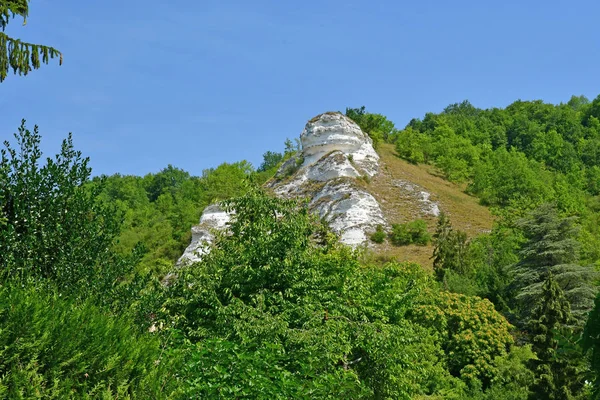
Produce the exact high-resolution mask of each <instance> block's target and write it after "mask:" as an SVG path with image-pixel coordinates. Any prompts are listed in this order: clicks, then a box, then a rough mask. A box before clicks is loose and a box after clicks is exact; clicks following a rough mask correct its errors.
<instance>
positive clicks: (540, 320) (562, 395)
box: [530, 273, 583, 400]
mask: <svg viewBox="0 0 600 400" xmlns="http://www.w3.org/2000/svg"><path fill="white" fill-rule="evenodd" d="M572 322H573V317H572V315H571V309H570V306H569V302H568V300H567V299H566V298H565V295H564V293H563V291H562V289H561V288H560V286H559V284H558V282H557V281H556V280H555V279H554V276H553V275H552V273H549V274H548V275H547V278H546V280H545V281H544V284H543V286H542V293H541V297H540V301H539V302H538V305H537V307H536V308H535V310H534V313H533V315H532V322H531V323H530V327H531V331H530V338H531V342H532V349H533V351H534V352H535V353H536V354H537V359H535V360H532V361H531V363H532V370H533V371H534V373H535V375H536V380H535V382H534V385H533V388H532V393H531V395H530V398H531V399H536V400H546V399H548V400H569V399H575V398H577V395H578V394H579V392H581V390H582V388H583V384H582V379H581V373H580V371H579V368H578V364H580V362H579V361H578V359H579V360H580V359H581V355H580V354H579V357H577V358H574V357H571V356H570V355H572V353H573V351H572V350H571V349H569V348H568V347H567V346H566V345H565V344H564V343H568V341H569V340H568V339H569V338H570V337H572V331H571V330H570V328H569V325H570V324H571V323H572ZM559 339H562V340H559Z"/></svg>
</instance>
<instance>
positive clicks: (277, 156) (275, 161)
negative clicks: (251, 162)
mask: <svg viewBox="0 0 600 400" xmlns="http://www.w3.org/2000/svg"><path fill="white" fill-rule="evenodd" d="M282 161H283V154H281V153H276V152H273V151H267V152H266V153H265V154H263V162H262V164H260V167H258V169H257V171H258V172H265V171H268V170H270V169H273V168H277V167H278V166H279V164H281V162H282Z"/></svg>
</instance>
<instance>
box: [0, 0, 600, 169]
mask: <svg viewBox="0 0 600 400" xmlns="http://www.w3.org/2000/svg"><path fill="white" fill-rule="evenodd" d="M165 4H167V6H165ZM598 15H600V3H598V2H597V1H552V0H547V1H537V0H535V1H534V0H531V1H512V0H505V1H501V2H500V1H495V2H492V1H460V0H457V1H452V2H449V1H418V2H417V1H412V2H406V1H391V0H390V1H383V0H380V1H377V0H375V1H374V0H371V1H355V0H345V1H337V0H329V1H328V0H321V1H307V0H303V1H283V0H271V1H261V0H255V1H247V0H244V1H243V0H236V1H233V0H218V1H211V0H202V1H191V0H187V1H183V0H169V1H168V2H165V1H158V0H144V1H140V0H126V1H123V0H104V1H81V0H78V1H75V0H61V1H51V0H34V1H32V2H31V4H30V17H29V18H28V21H27V25H26V26H24V27H23V26H21V25H22V21H20V20H14V21H13V22H12V23H11V24H10V25H9V26H8V28H7V33H8V34H9V35H12V36H14V37H19V38H21V39H23V40H27V41H31V42H38V43H44V44H49V45H53V46H54V47H56V48H58V49H59V50H61V51H62V52H63V53H64V64H63V66H61V67H59V66H58V65H56V63H55V64H52V65H49V66H45V67H42V69H40V70H37V71H34V72H32V73H31V74H30V75H28V76H27V77H18V76H14V75H10V76H9V77H8V78H7V80H6V81H4V82H3V83H2V84H0V139H3V140H5V139H8V138H10V137H11V134H12V132H14V131H15V130H16V128H17V127H18V125H19V123H20V120H21V119H22V118H25V119H27V121H28V125H31V126H33V125H34V124H37V125H39V127H40V132H41V134H42V140H43V150H44V151H45V154H46V155H52V154H54V153H55V152H56V151H57V150H58V148H59V144H60V141H61V140H62V139H63V138H64V137H66V135H67V134H68V132H73V135H74V141H75V146H76V147H77V148H78V149H79V150H81V151H82V152H83V153H84V154H85V155H86V156H89V157H90V158H91V166H92V167H93V169H94V174H95V175H97V174H112V173H117V172H119V173H121V174H138V175H143V174H145V173H148V172H157V171H159V170H160V169H161V168H163V167H165V166H166V165H168V164H173V165H175V166H177V167H180V168H183V169H185V170H187V171H189V172H190V173H192V174H194V175H199V174H201V173H202V170H203V169H205V168H210V167H215V166H217V165H219V164H220V163H222V162H234V161H239V160H242V159H246V160H248V161H250V162H252V163H253V164H254V165H255V166H258V165H259V164H260V162H261V160H262V154H263V153H264V152H265V151H267V150H276V151H281V150H282V149H283V142H284V140H285V139H286V138H287V137H289V138H295V137H297V136H298V135H299V134H300V132H301V131H302V129H303V127H304V124H305V123H306V121H307V120H308V119H310V118H311V117H313V116H315V115H316V114H319V113H321V112H324V111H329V110H341V111H343V110H345V108H346V107H347V106H350V107H359V106H361V105H365V106H366V107H367V109H368V110H369V111H371V112H377V113H381V114H384V115H386V116H388V118H390V119H391V120H392V121H394V122H395V123H396V125H397V126H404V125H405V124H406V123H407V122H408V121H409V120H410V119H411V118H415V117H422V116H423V115H424V114H425V113H426V112H428V111H434V112H437V111H441V110H442V109H443V108H444V107H445V106H447V105H448V104H450V103H455V102H459V101H462V100H464V99H468V100H470V101H471V102H472V103H473V104H474V105H476V106H478V107H482V108H487V107H504V106H506V105H508V104H510V103H511V102H513V101H514V100H516V99H523V100H532V99H543V100H545V101H547V102H552V103H559V102H561V101H562V102H566V101H568V100H569V98H570V96H571V95H572V94H576V95H580V94H583V95H586V96H587V97H589V98H590V99H593V98H594V97H596V96H597V95H598V94H600V74H599V73H598V66H599V65H600V41H599V39H598V34H597V26H598V22H597V18H598Z"/></svg>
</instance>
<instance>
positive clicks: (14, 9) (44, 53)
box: [0, 0, 62, 82]
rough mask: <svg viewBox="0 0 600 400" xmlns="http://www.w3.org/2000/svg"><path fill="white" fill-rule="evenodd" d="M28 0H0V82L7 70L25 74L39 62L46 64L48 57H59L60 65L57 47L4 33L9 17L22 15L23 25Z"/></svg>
mask: <svg viewBox="0 0 600 400" xmlns="http://www.w3.org/2000/svg"><path fill="white" fill-rule="evenodd" d="M28 1H29V0H12V1H6V0H0V28H2V32H0V82H2V81H4V79H6V76H7V75H8V72H9V70H11V69H12V71H13V72H14V73H15V74H19V75H27V74H28V73H29V71H31V70H33V69H38V68H39V67H40V66H41V64H42V63H43V64H48V62H49V61H50V59H53V58H55V57H58V58H59V65H62V53H61V52H60V51H58V50H57V49H55V48H53V47H50V46H44V45H39V44H33V43H26V42H22V41H21V40H19V39H13V38H11V37H10V36H8V35H7V34H5V33H4V30H5V28H6V25H8V22H9V20H10V18H11V17H12V18H14V17H15V16H17V15H18V16H21V17H23V25H25V23H26V21H27V15H28V13H29V7H28Z"/></svg>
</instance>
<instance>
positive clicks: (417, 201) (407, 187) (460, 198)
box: [365, 144, 493, 268]
mask: <svg viewBox="0 0 600 400" xmlns="http://www.w3.org/2000/svg"><path fill="white" fill-rule="evenodd" d="M377 152H378V153H379V155H380V157H381V159H380V168H379V173H378V174H377V175H375V177H374V178H373V179H372V180H371V182H369V183H367V184H366V186H365V187H366V189H367V190H368V191H369V193H371V194H372V195H373V196H374V197H375V198H376V199H377V201H378V202H379V204H380V206H381V208H382V210H383V213H384V216H385V218H386V220H387V221H388V223H390V224H395V223H405V222H409V221H412V220H414V219H417V218H422V219H424V220H425V221H427V224H428V227H429V232H430V233H432V234H433V232H435V225H436V220H437V219H436V214H437V213H438V212H439V211H443V212H445V213H446V214H448V215H449V217H450V220H451V221H452V224H453V226H454V227H455V228H457V229H459V230H462V231H465V232H466V233H467V234H468V235H469V237H473V236H475V235H477V234H481V233H483V232H486V231H489V230H490V229H491V228H492V224H493V217H492V214H491V213H490V210H489V209H488V208H487V207H484V206H482V205H480V204H479V202H478V200H477V198H475V197H473V196H470V195H468V194H466V193H465V192H464V187H462V186H460V185H457V184H455V183H452V182H449V181H447V180H445V179H443V178H441V177H440V176H439V175H437V174H436V170H435V168H434V167H432V166H430V165H424V164H419V165H415V164H411V163H409V162H407V161H405V160H402V159H400V158H399V157H398V156H397V154H396V151H395V147H394V145H392V144H381V145H380V146H379V147H378V149H377ZM373 247H374V249H373V250H374V253H376V254H377V256H378V257H382V258H391V257H393V258H396V259H398V260H400V261H412V262H416V263H419V264H421V265H422V266H424V267H427V268H431V266H432V260H431V259H430V257H431V254H432V252H433V247H432V246H431V245H430V246H416V245H409V246H393V245H391V244H390V243H389V242H385V243H383V244H381V245H376V244H373Z"/></svg>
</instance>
